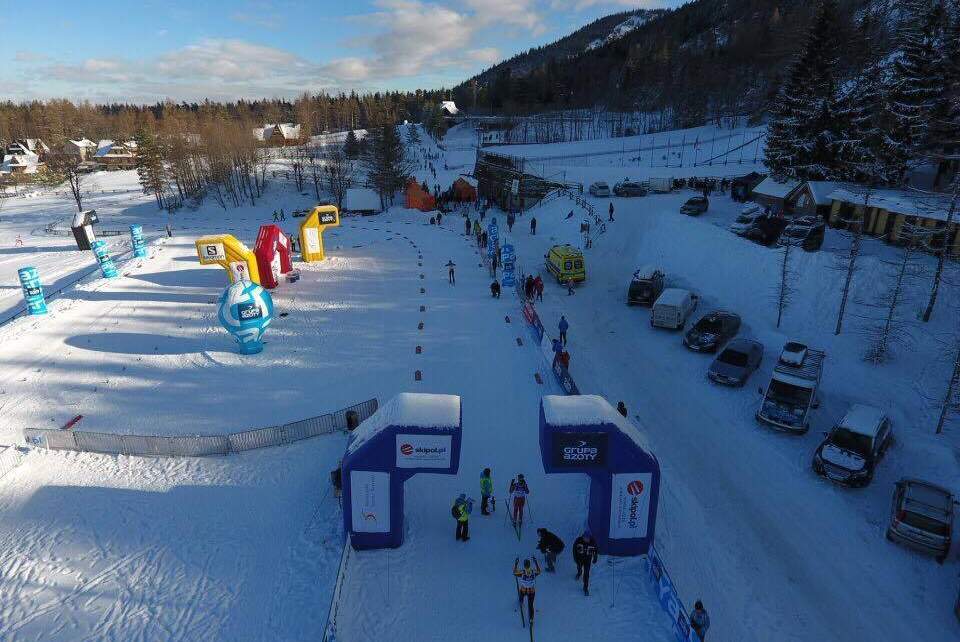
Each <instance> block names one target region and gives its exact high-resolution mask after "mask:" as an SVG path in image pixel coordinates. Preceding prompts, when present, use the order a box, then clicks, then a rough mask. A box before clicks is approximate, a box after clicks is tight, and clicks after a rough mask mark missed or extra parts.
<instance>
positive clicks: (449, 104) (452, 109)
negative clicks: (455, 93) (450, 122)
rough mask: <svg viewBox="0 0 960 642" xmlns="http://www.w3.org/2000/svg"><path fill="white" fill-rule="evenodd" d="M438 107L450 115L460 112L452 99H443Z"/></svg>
mask: <svg viewBox="0 0 960 642" xmlns="http://www.w3.org/2000/svg"><path fill="white" fill-rule="evenodd" d="M440 109H442V110H443V111H445V112H447V113H448V114H450V115H451V116H456V115H457V114H459V113H460V110H459V109H457V104H456V103H455V102H453V101H452V100H444V101H443V102H442V103H440Z"/></svg>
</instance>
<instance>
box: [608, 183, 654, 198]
mask: <svg viewBox="0 0 960 642" xmlns="http://www.w3.org/2000/svg"><path fill="white" fill-rule="evenodd" d="M613 195H614V196H646V195H647V188H646V187H644V186H643V184H641V183H638V182H636V181H620V182H619V183H617V184H616V185H614V186H613Z"/></svg>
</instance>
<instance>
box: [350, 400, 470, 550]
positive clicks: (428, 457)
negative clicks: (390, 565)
mask: <svg viewBox="0 0 960 642" xmlns="http://www.w3.org/2000/svg"><path fill="white" fill-rule="evenodd" d="M462 416H463V415H462V411H461V408H460V397H458V396H456V395H428V394H414V393H403V394H399V395H397V396H396V397H394V398H393V399H391V400H390V401H388V402H387V403H386V404H384V405H383V406H381V407H380V409H379V410H378V411H377V412H376V413H375V414H374V415H373V416H371V417H370V418H369V419H367V420H366V421H364V422H363V423H361V424H360V426H358V427H357V429H356V430H354V431H353V433H352V434H351V436H350V441H349V442H348V443H347V453H346V455H345V456H344V458H343V465H342V471H343V525H344V529H345V530H346V532H347V533H348V534H349V535H350V543H351V544H352V545H353V547H354V548H355V549H357V550H363V549H371V548H396V547H398V546H400V545H401V544H402V543H403V483H404V482H405V481H407V480H408V479H410V478H411V477H413V476H414V475H416V474H417V473H434V474H437V473H439V474H444V475H455V474H457V471H458V470H459V469H460V436H461V426H462Z"/></svg>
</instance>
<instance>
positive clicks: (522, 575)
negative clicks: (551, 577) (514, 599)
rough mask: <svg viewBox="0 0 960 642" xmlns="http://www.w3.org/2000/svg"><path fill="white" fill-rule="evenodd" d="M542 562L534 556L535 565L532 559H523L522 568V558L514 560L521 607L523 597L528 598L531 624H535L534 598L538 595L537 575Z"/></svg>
mask: <svg viewBox="0 0 960 642" xmlns="http://www.w3.org/2000/svg"><path fill="white" fill-rule="evenodd" d="M540 573H541V571H540V562H538V561H537V558H533V565H532V566H531V564H530V560H529V559H525V560H523V568H520V558H519V557H518V558H516V559H515V560H513V576H514V577H515V578H517V593H519V596H520V608H521V609H522V608H523V598H527V609H528V613H529V614H530V616H529V620H530V626H533V613H534V611H533V600H534V598H536V595H537V576H538V575H540Z"/></svg>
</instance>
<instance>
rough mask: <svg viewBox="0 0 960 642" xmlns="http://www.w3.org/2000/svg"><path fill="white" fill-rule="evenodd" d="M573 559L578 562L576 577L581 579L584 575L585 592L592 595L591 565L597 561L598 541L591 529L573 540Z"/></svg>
mask: <svg viewBox="0 0 960 642" xmlns="http://www.w3.org/2000/svg"><path fill="white" fill-rule="evenodd" d="M573 561H574V562H576V563H577V576H576V578H574V579H578V580H579V579H580V577H581V576H583V594H584V595H590V566H591V565H593V564H596V563H597V543H596V542H595V541H594V539H593V535H591V534H590V531H584V532H583V535H581V536H580V537H578V538H577V539H576V540H575V541H574V542H573Z"/></svg>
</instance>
